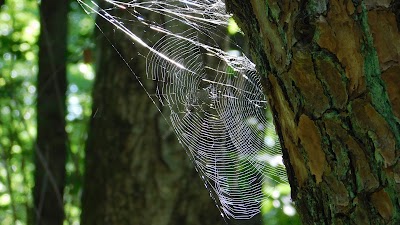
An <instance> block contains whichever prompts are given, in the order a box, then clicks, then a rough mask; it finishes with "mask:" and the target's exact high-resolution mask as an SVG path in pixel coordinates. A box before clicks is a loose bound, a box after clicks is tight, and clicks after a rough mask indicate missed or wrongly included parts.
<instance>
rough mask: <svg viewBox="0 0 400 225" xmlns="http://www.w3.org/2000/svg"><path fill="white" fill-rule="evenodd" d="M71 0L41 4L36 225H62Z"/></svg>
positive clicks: (35, 194) (34, 191) (35, 196)
mask: <svg viewBox="0 0 400 225" xmlns="http://www.w3.org/2000/svg"><path fill="white" fill-rule="evenodd" d="M68 3H69V1H68V0H42V1H41V3H40V24H41V26H40V36H39V72H38V81H37V93H38V97H37V145H36V147H35V174H34V179H35V187H34V190H33V199H34V211H33V218H34V223H35V224H40V225H62V224H63V221H64V205H63V192H64V186H65V160H66V153H67V133H66V131H65V115H66V106H65V98H66V97H65V93H66V87H67V81H66V56H67V13H68V9H69V4H68Z"/></svg>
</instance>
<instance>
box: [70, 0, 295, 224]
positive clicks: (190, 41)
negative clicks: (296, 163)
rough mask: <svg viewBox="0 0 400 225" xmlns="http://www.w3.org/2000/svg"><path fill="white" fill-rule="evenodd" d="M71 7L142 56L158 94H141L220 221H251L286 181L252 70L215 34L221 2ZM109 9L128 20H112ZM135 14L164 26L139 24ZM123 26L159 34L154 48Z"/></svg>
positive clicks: (222, 16)
mask: <svg viewBox="0 0 400 225" xmlns="http://www.w3.org/2000/svg"><path fill="white" fill-rule="evenodd" d="M78 2H79V3H80V4H81V5H82V7H83V8H84V9H85V10H86V12H87V13H89V14H97V15H98V16H101V17H103V18H104V19H106V20H107V21H109V22H110V23H112V24H113V25H114V26H115V27H116V28H118V29H120V30H122V31H123V32H124V33H125V34H127V35H128V36H129V37H130V38H131V39H132V40H133V41H134V43H136V44H139V45H141V46H143V47H144V48H146V49H147V50H148V55H147V57H146V63H147V65H146V68H147V71H146V77H147V78H148V79H151V80H153V81H155V82H156V83H157V87H156V89H155V93H150V92H149V90H146V92H147V93H148V95H149V97H150V98H151V99H152V100H153V101H154V102H155V103H156V102H159V103H160V104H158V105H161V107H162V108H165V109H169V110H168V113H165V110H160V112H164V113H163V114H164V116H165V117H166V119H167V121H168V122H169V124H170V126H171V127H172V128H173V130H174V132H175V134H176V136H177V137H178V139H179V141H180V143H181V144H182V145H183V146H184V147H185V149H186V150H187V153H188V156H189V157H190V159H191V161H192V162H193V164H194V165H195V168H196V170H197V171H198V173H199V174H200V176H201V178H202V179H203V181H204V183H205V186H206V187H207V189H208V190H209V191H210V193H211V196H212V197H213V199H214V200H215V202H216V205H217V207H218V208H219V210H220V211H221V213H222V214H223V216H226V217H227V218H230V219H237V220H247V219H251V218H252V217H254V216H255V215H257V214H258V213H259V212H260V208H261V204H262V200H263V198H265V196H266V195H269V194H270V193H271V191H272V189H273V188H274V186H275V185H276V184H279V183H281V182H287V178H286V172H285V169H284V167H283V165H282V156H281V153H280V146H279V143H278V141H277V138H276V134H275V133H274V132H275V129H274V126H273V124H272V122H271V121H269V120H268V119H267V112H268V104H267V100H266V98H265V96H264V94H263V92H262V86H261V83H260V79H259V77H258V75H257V72H256V69H255V65H254V64H253V63H252V62H251V61H250V60H249V59H248V58H247V57H246V56H244V55H242V54H240V55H239V54H235V55H232V54H230V53H229V52H227V51H224V49H223V47H221V46H220V42H221V40H222V42H223V41H224V40H225V39H226V38H225V37H226V35H225V34H224V32H221V31H224V30H225V31H226V27H227V25H228V21H229V18H230V17H231V16H230V15H228V14H227V13H226V11H225V5H224V2H223V1H221V0H213V1H212V0H164V1H161V0H160V1H141V2H139V1H131V2H127V3H126V2H120V1H111V0H109V1H107V2H108V3H109V4H110V7H109V8H107V9H102V8H100V7H99V6H98V5H97V4H96V3H94V2H88V3H86V2H83V1H81V0H78ZM116 8H117V9H120V10H125V11H126V12H128V14H129V15H130V18H129V19H125V18H119V17H117V16H114V15H112V14H111V12H112V9H116ZM141 11H149V12H152V13H156V14H159V15H162V16H163V17H164V18H167V19H166V20H160V21H157V20H156V19H154V20H151V19H146V18H145V16H144V15H146V14H144V13H141ZM126 23H139V24H141V25H142V26H144V27H146V28H147V29H150V30H153V31H154V32H155V33H158V34H161V35H160V36H159V38H158V41H157V42H156V43H151V42H150V41H145V40H142V39H141V38H140V37H139V35H137V34H135V33H134V32H133V31H132V30H131V29H129V28H128V27H127V26H126V25H125V24H126ZM135 76H137V75H135ZM156 105H157V104H156Z"/></svg>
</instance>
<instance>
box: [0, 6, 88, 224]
mask: <svg viewBox="0 0 400 225" xmlns="http://www.w3.org/2000/svg"><path fill="white" fill-rule="evenodd" d="M71 10H72V11H71V12H70V15H69V23H70V24H69V39H68V42H69V45H68V51H69V54H68V70H67V71H68V81H69V88H68V93H67V94H68V101H67V108H68V117H67V121H68V124H67V127H66V130H67V131H68V133H69V143H68V144H69V149H70V151H69V155H68V162H67V165H66V168H67V186H66V189H65V194H64V199H65V209H66V224H79V216H80V193H81V191H82V190H81V189H82V171H83V165H84V164H83V157H84V144H85V139H86V133H87V121H88V118H89V117H90V113H91V110H90V105H91V97H90V92H91V86H92V82H93V78H94V72H93V68H92V66H91V65H90V64H85V63H84V57H83V56H84V52H85V51H90V50H91V49H92V48H93V38H92V31H93V28H94V23H93V20H92V19H91V18H90V17H88V16H87V15H86V14H85V13H84V11H83V10H82V9H81V8H80V7H79V4H77V3H76V2H72V3H71ZM39 28H40V23H39V12H38V2H37V1H35V0H8V1H7V2H6V4H5V5H3V6H2V8H1V11H0V49H1V51H0V52H1V57H0V71H1V72H0V159H1V160H0V221H1V224H5V225H6V224H28V223H29V222H28V221H29V213H28V212H30V211H31V209H32V193H31V190H32V188H33V186H34V183H33V170H34V164H33V153H34V151H33V149H34V148H35V146H34V143H35V136H36V122H35V121H36V108H35V107H36V87H35V82H36V75H37V62H38V58H37V53H38V46H37V41H38V35H39Z"/></svg>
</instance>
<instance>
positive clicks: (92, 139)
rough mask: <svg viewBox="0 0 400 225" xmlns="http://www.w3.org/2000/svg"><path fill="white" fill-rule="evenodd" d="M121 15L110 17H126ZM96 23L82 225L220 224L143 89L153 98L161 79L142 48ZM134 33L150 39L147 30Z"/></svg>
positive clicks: (134, 28)
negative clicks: (149, 70) (150, 74)
mask: <svg viewBox="0 0 400 225" xmlns="http://www.w3.org/2000/svg"><path fill="white" fill-rule="evenodd" d="M116 10H118V9H116ZM123 12H124V11H123V10H119V11H118V12H116V13H114V12H113V13H114V14H113V15H116V16H118V17H120V18H123V17H124V15H123ZM145 16H146V18H153V17H155V16H156V15H152V14H151V13H149V14H148V15H145ZM97 24H98V25H99V27H100V28H101V30H102V33H99V39H98V40H97V41H98V42H97V48H96V50H97V54H96V55H97V65H96V66H97V68H96V80H95V84H94V91H93V113H92V114H93V115H92V119H91V122H90V131H89V137H88V141H87V147H86V164H85V176H84V192H83V197H82V224H83V225H101V224H118V225H132V224H152V225H176V224H191V225H200V224H201V225H211V224H212V225H215V224H223V220H222V217H221V216H220V214H219V212H218V210H217V208H216V207H215V205H214V203H213V201H212V200H211V198H210V196H209V193H208V192H207V190H206V189H205V188H204V185H203V184H202V182H201V179H200V177H199V176H198V175H197V173H196V171H195V169H194V168H193V166H192V164H191V162H190V161H189V159H188V157H187V155H186V154H185V152H184V150H183V149H182V147H181V146H180V144H179V143H178V141H177V140H176V137H175V136H174V133H173V131H172V130H170V127H169V126H168V125H167V124H166V122H165V119H164V118H163V117H162V116H161V115H162V114H161V113H160V112H158V110H157V108H156V107H155V105H154V103H153V102H152V101H151V99H150V98H149V96H148V95H147V94H146V92H145V91H144V89H143V87H145V88H146V89H147V90H148V91H149V92H150V93H155V92H156V91H155V88H156V82H157V81H153V80H151V79H147V78H146V63H145V59H144V57H143V56H142V55H140V54H138V50H139V49H138V47H137V45H133V44H132V41H131V40H129V39H128V38H127V37H126V36H125V35H124V34H123V33H122V32H121V33H118V32H115V30H114V29H115V28H114V27H113V25H112V24H110V23H109V22H108V21H104V20H102V19H99V20H98V21H97ZM127 26H128V25H127ZM129 29H132V30H138V29H139V28H137V27H129ZM136 34H138V35H141V38H142V39H143V40H151V39H152V37H151V36H150V35H149V34H148V32H136ZM110 43H112V44H113V45H111V44H110ZM112 46H114V47H115V49H113V48H112ZM139 52H140V51H139ZM124 59H125V60H126V61H124ZM126 63H128V65H129V67H130V68H129V67H128V66H127V65H126ZM135 75H136V76H137V77H138V78H140V82H141V83H140V82H139V81H138V80H136V78H135ZM142 85H143V87H142Z"/></svg>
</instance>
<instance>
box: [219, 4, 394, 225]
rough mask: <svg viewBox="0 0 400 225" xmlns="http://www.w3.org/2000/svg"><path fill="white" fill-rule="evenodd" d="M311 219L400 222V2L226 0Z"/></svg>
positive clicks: (298, 200) (300, 204)
mask: <svg viewBox="0 0 400 225" xmlns="http://www.w3.org/2000/svg"><path fill="white" fill-rule="evenodd" d="M226 2H227V5H228V8H229V11H231V12H233V13H234V16H235V18H236V20H237V22H238V23H239V25H240V26H241V28H242V30H243V31H244V32H245V33H246V35H248V37H249V39H250V40H251V41H250V45H251V50H252V54H253V58H254V60H255V62H256V64H257V66H258V71H259V73H260V76H262V79H263V83H264V86H265V94H266V95H267V96H268V99H269V101H270V106H271V108H272V111H273V114H274V119H275V125H276V128H277V132H278V134H279V137H280V140H281V145H282V151H283V155H284V163H285V165H286V168H287V173H288V178H289V182H290V185H291V188H292V198H293V200H294V202H295V204H296V207H297V210H298V212H299V214H300V216H301V218H302V221H303V223H304V224H399V223H400V213H399V212H400V205H399V200H400V194H399V193H400V186H399V183H400V165H399V163H398V159H399V153H400V152H399V148H400V132H399V130H400V125H399V119H400V101H399V99H400V88H399V87H400V33H399V26H400V10H399V9H400V1H398V0H395V1H390V0H386V1H374V0H368V1H344V0H332V1H314V0H309V1H273V0H267V1H265V0H250V1H242V0H229V1H228V0H227V1H226Z"/></svg>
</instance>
